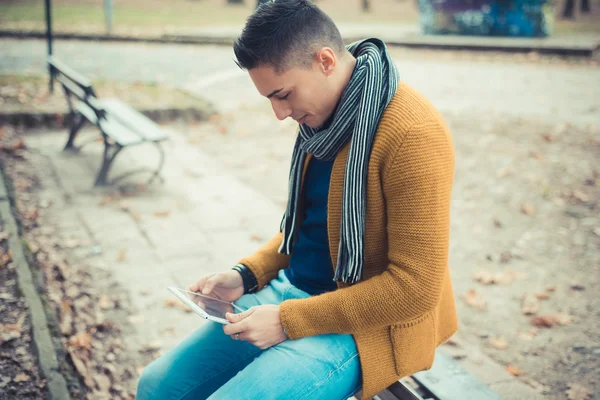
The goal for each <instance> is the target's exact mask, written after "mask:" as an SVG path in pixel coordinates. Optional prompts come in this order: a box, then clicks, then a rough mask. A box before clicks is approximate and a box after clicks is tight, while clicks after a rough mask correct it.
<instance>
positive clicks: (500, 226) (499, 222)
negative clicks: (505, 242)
mask: <svg viewBox="0 0 600 400" xmlns="http://www.w3.org/2000/svg"><path fill="white" fill-rule="evenodd" d="M494 226H495V227H496V228H502V226H503V225H502V222H501V221H500V220H499V219H497V218H494Z"/></svg>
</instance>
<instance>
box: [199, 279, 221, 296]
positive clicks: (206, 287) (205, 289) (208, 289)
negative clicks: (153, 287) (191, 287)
mask: <svg viewBox="0 0 600 400" xmlns="http://www.w3.org/2000/svg"><path fill="white" fill-rule="evenodd" d="M217 283H219V277H218V276H210V277H208V279H207V280H206V283H205V285H204V287H203V288H202V294H209V293H210V292H211V291H212V290H213V288H214V287H215V285H216V284H217Z"/></svg>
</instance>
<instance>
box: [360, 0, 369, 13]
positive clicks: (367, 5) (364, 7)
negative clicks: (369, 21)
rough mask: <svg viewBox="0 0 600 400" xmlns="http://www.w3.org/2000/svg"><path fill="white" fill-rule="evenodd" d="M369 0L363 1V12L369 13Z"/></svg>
mask: <svg viewBox="0 0 600 400" xmlns="http://www.w3.org/2000/svg"><path fill="white" fill-rule="evenodd" d="M369 3H370V2H369V0H362V10H363V12H369V10H370V9H371V5H370V4H369Z"/></svg>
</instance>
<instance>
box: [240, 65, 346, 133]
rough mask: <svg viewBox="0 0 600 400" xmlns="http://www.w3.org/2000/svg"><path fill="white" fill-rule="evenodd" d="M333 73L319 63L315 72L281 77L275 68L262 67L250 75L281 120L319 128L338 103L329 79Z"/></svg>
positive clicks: (299, 71)
mask: <svg viewBox="0 0 600 400" xmlns="http://www.w3.org/2000/svg"><path fill="white" fill-rule="evenodd" d="M330 67H331V66H329V68H330ZM329 70H330V69H324V68H323V66H322V63H320V62H317V61H316V60H315V61H314V62H313V65H312V68H311V69H303V68H291V69H288V70H287V71H285V72H283V73H281V74H277V73H276V72H275V69H274V68H273V67H271V66H259V67H256V68H253V69H251V70H249V71H248V73H249V74H250V78H251V79H252V81H253V82H254V86H256V89H257V90H258V92H259V93H260V94H261V95H262V96H265V97H267V98H268V99H269V100H270V101H271V106H272V107H273V111H274V112H275V115H276V116H277V118H278V119H279V120H284V119H286V118H288V117H291V118H293V119H294V120H296V121H298V123H300V124H306V125H308V126H309V127H311V128H318V127H320V126H321V125H323V124H324V123H325V121H327V119H328V118H329V117H330V116H331V114H332V113H333V111H334V110H335V107H336V105H337V100H338V99H337V96H338V92H337V91H336V90H335V88H333V87H331V86H332V85H333V83H332V80H331V79H327V78H328V76H329V75H330V74H329V73H328V72H327V71H329Z"/></svg>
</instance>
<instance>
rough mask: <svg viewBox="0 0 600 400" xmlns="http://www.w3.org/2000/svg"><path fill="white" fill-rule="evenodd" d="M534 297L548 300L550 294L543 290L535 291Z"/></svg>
mask: <svg viewBox="0 0 600 400" xmlns="http://www.w3.org/2000/svg"><path fill="white" fill-rule="evenodd" d="M535 297H537V299H538V300H548V299H549V298H550V295H549V294H548V293H545V292H540V293H536V294H535Z"/></svg>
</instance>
